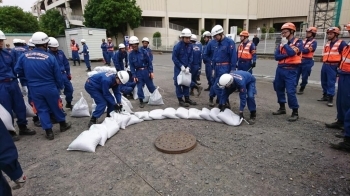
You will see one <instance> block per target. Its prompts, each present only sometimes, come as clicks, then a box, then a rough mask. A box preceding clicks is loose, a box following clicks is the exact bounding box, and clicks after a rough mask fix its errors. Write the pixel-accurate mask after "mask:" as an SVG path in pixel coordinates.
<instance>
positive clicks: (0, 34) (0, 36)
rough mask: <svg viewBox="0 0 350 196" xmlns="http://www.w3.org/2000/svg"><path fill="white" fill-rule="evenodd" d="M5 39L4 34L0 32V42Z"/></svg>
mask: <svg viewBox="0 0 350 196" xmlns="http://www.w3.org/2000/svg"><path fill="white" fill-rule="evenodd" d="M4 39H6V36H5V34H4V32H2V31H0V40H4Z"/></svg>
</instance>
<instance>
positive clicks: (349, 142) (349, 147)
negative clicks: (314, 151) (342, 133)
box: [330, 137, 350, 152]
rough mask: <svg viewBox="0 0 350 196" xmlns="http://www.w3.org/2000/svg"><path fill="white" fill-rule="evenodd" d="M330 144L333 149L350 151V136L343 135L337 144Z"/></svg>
mask: <svg viewBox="0 0 350 196" xmlns="http://www.w3.org/2000/svg"><path fill="white" fill-rule="evenodd" d="M330 146H331V148H334V149H337V150H342V151H346V152H350V138H349V137H344V141H343V142H340V143H338V144H334V143H331V144H330Z"/></svg>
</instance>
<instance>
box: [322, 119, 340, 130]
mask: <svg viewBox="0 0 350 196" xmlns="http://www.w3.org/2000/svg"><path fill="white" fill-rule="evenodd" d="M325 125H326V127H327V128H332V129H340V130H344V122H343V121H340V120H337V121H335V122H333V123H326V124H325Z"/></svg>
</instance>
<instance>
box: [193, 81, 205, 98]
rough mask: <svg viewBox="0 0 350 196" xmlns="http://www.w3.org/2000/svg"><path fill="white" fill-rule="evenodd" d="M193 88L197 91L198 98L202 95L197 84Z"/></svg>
mask: <svg viewBox="0 0 350 196" xmlns="http://www.w3.org/2000/svg"><path fill="white" fill-rule="evenodd" d="M194 88H195V89H196V90H197V96H198V97H199V95H201V93H202V90H203V87H201V86H199V84H196V86H195V87H194Z"/></svg>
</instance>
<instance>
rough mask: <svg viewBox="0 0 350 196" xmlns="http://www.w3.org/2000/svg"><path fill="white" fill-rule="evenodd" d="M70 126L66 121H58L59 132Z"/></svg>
mask: <svg viewBox="0 0 350 196" xmlns="http://www.w3.org/2000/svg"><path fill="white" fill-rule="evenodd" d="M71 126H72V123H70V122H66V121H63V122H60V131H61V132H65V131H67V130H68V129H69V128H70V127H71Z"/></svg>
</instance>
